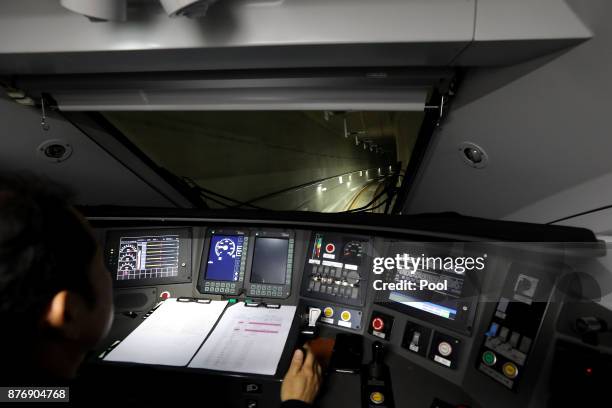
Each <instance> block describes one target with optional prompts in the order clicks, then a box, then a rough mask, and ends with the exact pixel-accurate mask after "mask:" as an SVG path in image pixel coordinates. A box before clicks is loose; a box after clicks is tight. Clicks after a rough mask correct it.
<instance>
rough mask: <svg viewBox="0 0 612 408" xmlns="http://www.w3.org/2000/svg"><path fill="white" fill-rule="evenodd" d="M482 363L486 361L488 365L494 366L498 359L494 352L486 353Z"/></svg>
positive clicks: (483, 355) (483, 354)
mask: <svg viewBox="0 0 612 408" xmlns="http://www.w3.org/2000/svg"><path fill="white" fill-rule="evenodd" d="M482 361H484V363H485V364H486V365H488V366H492V365H494V364H495V362H496V361H497V357H496V356H495V353H493V352H492V351H485V352H484V353H482Z"/></svg>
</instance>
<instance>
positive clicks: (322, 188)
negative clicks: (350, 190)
mask: <svg viewBox="0 0 612 408" xmlns="http://www.w3.org/2000/svg"><path fill="white" fill-rule="evenodd" d="M324 191H327V188H325V187H323V184H319V185H318V186H317V193H322V192H324Z"/></svg>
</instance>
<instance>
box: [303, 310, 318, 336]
mask: <svg viewBox="0 0 612 408" xmlns="http://www.w3.org/2000/svg"><path fill="white" fill-rule="evenodd" d="M319 317H321V309H319V308H317V307H311V308H310V309H308V320H307V322H306V325H302V328H301V330H300V335H301V336H302V338H303V339H305V340H312V339H314V338H315V337H317V336H318V335H319V327H318V326H317V321H318V320H319Z"/></svg>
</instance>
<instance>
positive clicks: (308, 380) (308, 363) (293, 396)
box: [281, 345, 322, 404]
mask: <svg viewBox="0 0 612 408" xmlns="http://www.w3.org/2000/svg"><path fill="white" fill-rule="evenodd" d="M304 348H305V349H306V357H304V352H303V351H302V350H299V349H298V350H295V352H294V353H293V358H292V359H291V366H290V367H289V370H288V371H287V374H286V375H285V378H284V379H283V385H282V387H281V401H283V402H284V401H289V400H299V401H303V402H306V403H308V404H312V402H313V401H314V399H315V398H316V396H317V393H318V392H319V386H320V384H321V372H322V370H321V366H320V365H319V363H317V361H316V360H315V357H314V354H313V353H312V351H311V350H310V348H309V347H308V345H306V346H304Z"/></svg>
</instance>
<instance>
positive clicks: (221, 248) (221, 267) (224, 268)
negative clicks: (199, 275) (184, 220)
mask: <svg viewBox="0 0 612 408" xmlns="http://www.w3.org/2000/svg"><path fill="white" fill-rule="evenodd" d="M243 244H244V235H213V236H211V238H210V248H209V251H208V261H207V265H206V279H208V280H217V281H226V282H227V281H229V282H235V281H237V280H238V276H239V274H240V262H241V260H242V256H243V253H242V249H243Z"/></svg>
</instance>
